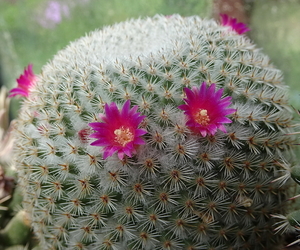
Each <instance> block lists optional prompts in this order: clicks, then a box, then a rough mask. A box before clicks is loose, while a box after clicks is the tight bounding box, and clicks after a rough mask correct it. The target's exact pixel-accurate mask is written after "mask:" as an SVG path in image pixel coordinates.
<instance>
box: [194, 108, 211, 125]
mask: <svg viewBox="0 0 300 250" xmlns="http://www.w3.org/2000/svg"><path fill="white" fill-rule="evenodd" d="M194 118H195V121H196V122H197V123H199V124H200V125H202V126H206V125H208V123H209V122H210V119H209V116H208V114H207V110H206V109H200V110H199V112H198V113H196V114H195V116H194Z"/></svg>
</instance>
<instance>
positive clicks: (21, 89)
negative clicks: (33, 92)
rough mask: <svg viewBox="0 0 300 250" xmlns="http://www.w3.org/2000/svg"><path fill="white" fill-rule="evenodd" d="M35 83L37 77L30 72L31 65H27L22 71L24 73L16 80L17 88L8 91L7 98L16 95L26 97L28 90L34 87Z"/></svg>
mask: <svg viewBox="0 0 300 250" xmlns="http://www.w3.org/2000/svg"><path fill="white" fill-rule="evenodd" d="M36 81H37V77H36V75H35V74H34V73H33V71H32V64H29V65H28V66H27V69H26V68H25V69H24V73H23V74H22V75H20V77H19V78H18V79H17V82H18V87H16V88H13V89H12V90H11V91H9V93H10V95H9V96H8V97H14V96H16V95H21V96H25V97H28V95H29V91H30V88H31V87H32V86H34V85H35V83H36Z"/></svg>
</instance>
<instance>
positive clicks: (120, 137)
mask: <svg viewBox="0 0 300 250" xmlns="http://www.w3.org/2000/svg"><path fill="white" fill-rule="evenodd" d="M114 134H115V135H116V137H115V141H116V142H117V143H119V144H121V145H122V146H123V147H124V146H125V145H126V144H127V143H129V142H131V141H133V139H134V135H133V134H132V133H131V132H130V130H129V128H124V127H121V128H119V129H116V130H115V131H114Z"/></svg>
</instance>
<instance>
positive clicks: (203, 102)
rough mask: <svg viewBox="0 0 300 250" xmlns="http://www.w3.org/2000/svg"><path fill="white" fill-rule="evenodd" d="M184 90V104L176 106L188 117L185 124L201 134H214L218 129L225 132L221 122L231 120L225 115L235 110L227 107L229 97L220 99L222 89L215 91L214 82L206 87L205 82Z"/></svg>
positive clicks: (229, 100)
mask: <svg viewBox="0 0 300 250" xmlns="http://www.w3.org/2000/svg"><path fill="white" fill-rule="evenodd" d="M184 91H185V93H186V97H187V98H186V99H184V101H185V102H186V104H183V105H180V106H179V107H178V108H179V109H181V110H183V111H184V114H185V115H186V116H187V117H188V121H187V126H188V127H189V128H190V129H191V130H192V131H193V132H195V133H200V134H201V135H202V136H206V135H214V134H215V133H216V132H217V130H218V129H220V130H221V131H223V132H224V133H226V128H225V127H224V125H223V124H224V123H231V122H232V121H231V120H230V119H229V118H227V117H226V115H229V114H232V113H234V112H235V111H236V110H235V109H228V108H227V107H228V106H229V105H230V104H231V97H230V96H228V97H225V98H223V99H222V98H221V97H222V94H223V89H219V90H218V91H216V84H211V85H210V86H209V87H207V85H206V83H205V82H203V83H202V85H201V86H200V88H197V87H192V89H189V88H184Z"/></svg>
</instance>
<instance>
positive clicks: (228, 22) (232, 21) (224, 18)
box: [220, 14, 250, 34]
mask: <svg viewBox="0 0 300 250" xmlns="http://www.w3.org/2000/svg"><path fill="white" fill-rule="evenodd" d="M220 17H221V24H222V25H223V26H229V27H231V29H232V30H234V31H236V32H237V33H238V34H243V33H246V32H248V31H249V30H250V29H249V28H248V27H247V25H246V24H244V23H242V22H241V23H238V22H237V19H236V18H232V17H229V16H228V15H226V14H220Z"/></svg>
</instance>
